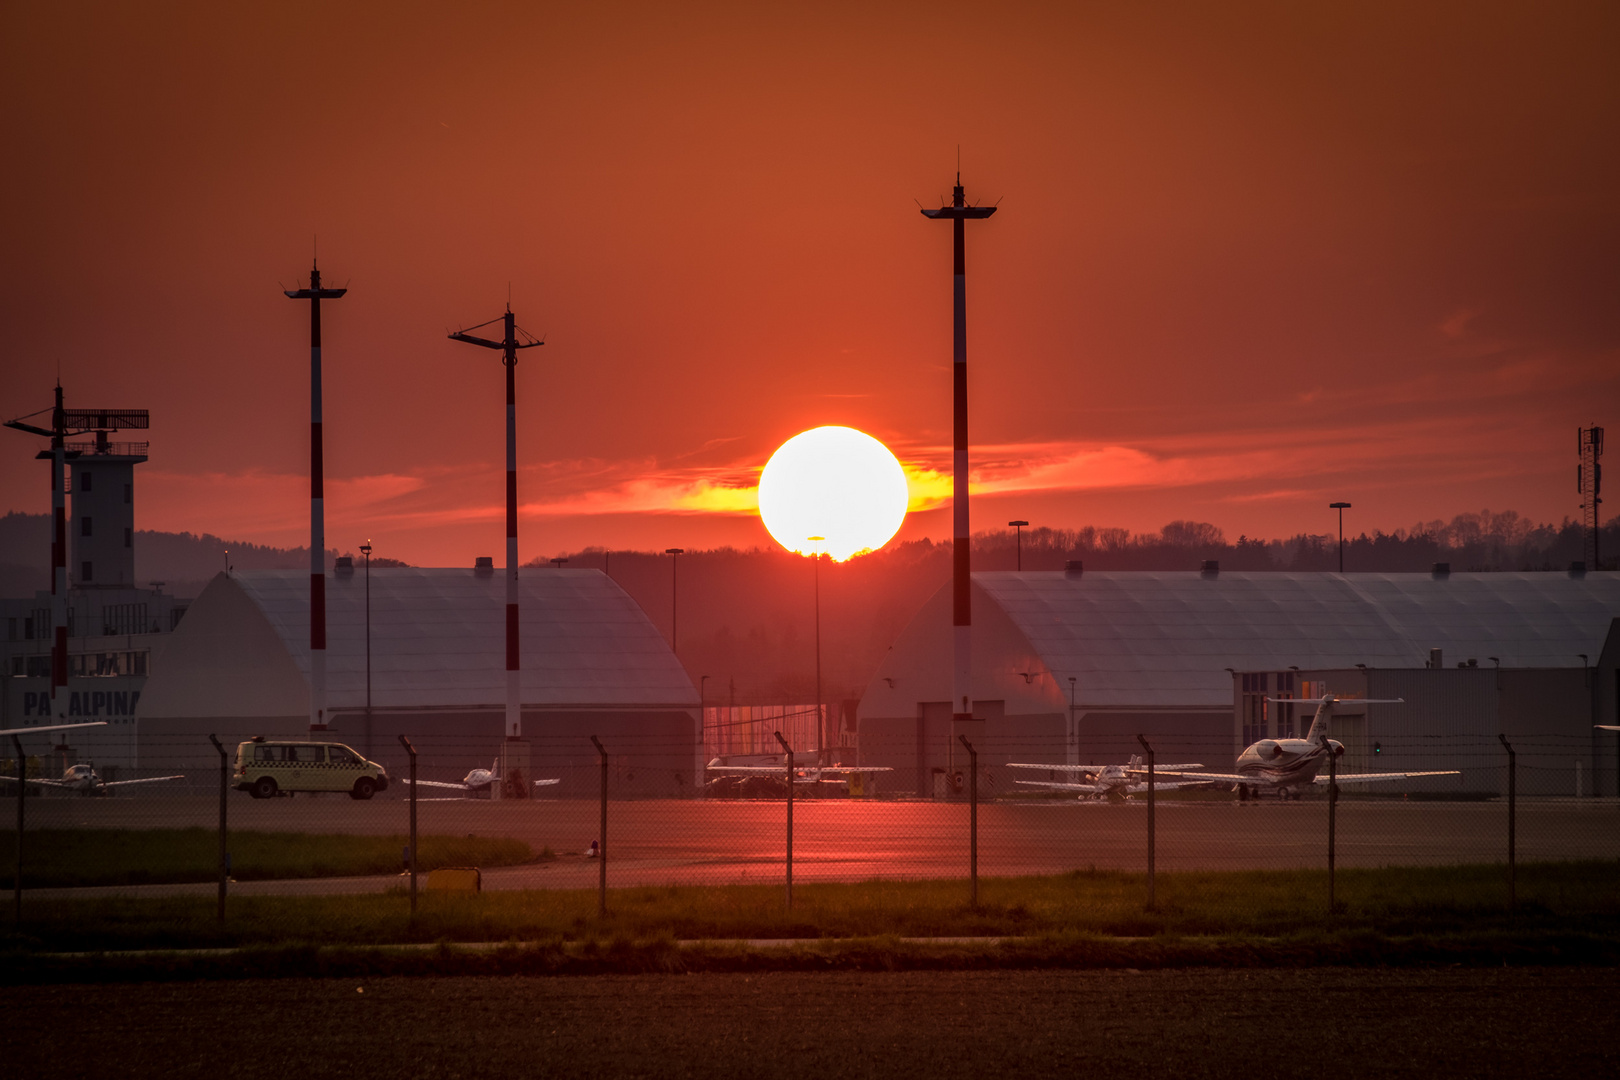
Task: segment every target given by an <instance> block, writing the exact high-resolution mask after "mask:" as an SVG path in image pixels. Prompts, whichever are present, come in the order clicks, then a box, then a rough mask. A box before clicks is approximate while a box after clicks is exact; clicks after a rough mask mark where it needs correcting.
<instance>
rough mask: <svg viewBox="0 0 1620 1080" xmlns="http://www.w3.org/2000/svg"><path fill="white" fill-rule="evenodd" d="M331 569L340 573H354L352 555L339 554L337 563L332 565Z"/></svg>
mask: <svg viewBox="0 0 1620 1080" xmlns="http://www.w3.org/2000/svg"><path fill="white" fill-rule="evenodd" d="M332 569H334V570H335V571H337V572H338V573H340V574H352V573H354V556H353V555H339V556H338V557H337V565H336V566H334V567H333V568H332Z"/></svg>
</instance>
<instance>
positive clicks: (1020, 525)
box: [1007, 521, 1029, 570]
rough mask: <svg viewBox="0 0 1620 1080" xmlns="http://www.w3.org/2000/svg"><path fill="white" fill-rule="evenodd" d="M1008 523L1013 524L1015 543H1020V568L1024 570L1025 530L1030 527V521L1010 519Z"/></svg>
mask: <svg viewBox="0 0 1620 1080" xmlns="http://www.w3.org/2000/svg"><path fill="white" fill-rule="evenodd" d="M1007 524H1008V525H1010V526H1012V528H1013V531H1014V543H1016V544H1017V545H1018V569H1019V570H1022V569H1023V568H1024V530H1025V529H1027V528H1029V522H1027V521H1009V522H1007Z"/></svg>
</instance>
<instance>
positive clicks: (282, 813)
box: [0, 796, 1620, 895]
mask: <svg viewBox="0 0 1620 1080" xmlns="http://www.w3.org/2000/svg"><path fill="white" fill-rule="evenodd" d="M1327 810H1328V808H1327V805H1326V803H1325V802H1323V801H1305V802H1299V803H1278V802H1266V803H1263V804H1260V805H1255V804H1247V805H1244V804H1239V803H1236V802H1226V803H1222V802H1209V801H1201V802H1177V801H1175V800H1170V799H1167V800H1163V801H1161V803H1160V804H1159V806H1158V808H1157V830H1156V831H1157V836H1158V867H1159V869H1161V870H1165V871H1175V870H1239V869H1311V868H1320V867H1323V866H1325V865H1326V857H1327ZM27 812H28V824H29V827H30V828H51V827H55V828H74V827H78V828H110V827H120V828H158V827H163V828H173V827H182V826H203V827H209V826H211V825H212V824H214V823H215V822H216V821H217V816H216V815H217V803H216V802H214V801H213V800H210V799H206V798H197V797H184V796H172V797H163V796H152V797H141V798H129V799H82V798H51V799H31V800H29V805H28V811H27ZM599 812H600V811H599V807H598V804H597V803H595V802H590V801H543V800H537V801H534V802H528V803H515V802H488V801H482V800H477V801H446V802H423V803H421V804H420V807H419V811H418V813H419V828H420V830H421V832H422V833H423V834H427V833H437V834H445V835H459V836H466V835H475V836H504V837H514V838H517V839H520V840H524V841H526V842H527V843H528V844H529V845H530V846H531V847H533V848H534V849H535V850H536V851H538V850H541V849H542V848H545V847H550V848H551V849H553V850H554V851H556V852H558V854H559V855H560V856H561V857H560V858H559V859H558V860H557V861H556V862H552V863H544V864H540V865H530V866H518V867H509V868H505V869H496V870H491V871H490V872H489V873H488V874H486V875H485V888H487V889H536V888H590V887H592V886H594V885H595V883H596V876H597V872H598V871H597V864H596V862H595V860H590V859H585V858H582V857H580V854H579V853H580V852H582V851H583V850H584V849H585V848H586V847H587V846H588V845H589V844H590V841H591V840H593V839H595V838H596V836H597V821H598V814H599ZM406 813H407V811H406V806H405V803H404V802H402V801H397V800H392V799H390V800H375V801H372V802H355V801H352V800H350V799H347V798H343V797H336V798H303V797H301V798H295V799H276V800H271V801H267V802H258V801H254V800H251V799H247V798H245V797H240V798H239V797H235V796H233V798H232V800H231V804H230V825H231V827H232V828H240V829H262V830H276V831H300V832H312V833H321V832H337V833H357V834H379V833H398V832H401V831H402V830H403V829H404V828H405V824H406ZM785 813H786V808H785V805H784V804H783V803H781V802H732V801H678V800H648V801H626V802H614V803H611V804H610V806H609V824H608V843H609V852H610V861H609V881H610V884H612V885H616V886H620V885H637V884H719V883H738V882H748V883H759V882H770V881H777V880H780V879H781V877H782V873H783V869H782V860H783V852H784V825H785ZM10 816H11V815H10V814H9V813H6V814H5V815H4V817H0V828H4V827H7V826H9V825H11V821H10V820H6V819H8V818H10ZM967 828H968V807H967V806H966V805H964V804H961V803H931V802H870V801H853V800H832V799H828V800H806V801H802V802H797V803H796V804H795V807H794V867H793V873H794V877H795V879H796V880H800V881H862V880H868V879H872V878H898V877H929V878H946V877H961V876H966V874H967V872H968V842H967ZM1146 848H1147V808H1146V807H1145V806H1144V805H1142V804H1140V803H1133V804H1126V805H1122V806H1118V805H1108V804H1098V803H1086V804H1081V803H1077V802H1054V803H1044V804H1043V803H1028V802H1008V803H991V804H986V805H982V806H981V807H980V808H979V872H980V873H981V874H984V875H986V876H991V875H994V876H1016V875H1029V874H1051V873H1058V872H1063V871H1067V870H1072V869H1084V868H1089V867H1094V868H1097V869H1119V870H1142V869H1144V868H1145V866H1146ZM1506 855H1507V808H1506V806H1505V805H1503V804H1501V803H1494V802H1457V803H1450V802H1402V801H1355V800H1346V801H1343V802H1341V803H1340V804H1339V808H1338V827H1337V859H1338V865H1339V866H1341V867H1379V866H1422V865H1450V864H1457V863H1488V862H1494V861H1505V860H1506ZM1518 857H1519V859H1520V860H1522V861H1525V862H1530V861H1560V860H1568V859H1604V858H1615V857H1620V803H1617V802H1616V801H1615V800H1594V799H1587V800H1576V799H1549V800H1534V801H1532V800H1524V801H1522V802H1521V804H1520V806H1519V809H1518ZM396 882H397V878H394V877H373V878H335V879H324V880H321V881H273V882H253V883H243V884H241V885H239V886H233V892H237V893H240V894H244V895H245V894H250V893H265V894H277V893H296V892H305V891H324V892H366V891H378V890H381V889H384V888H386V887H388V886H390V885H392V884H395V883H396ZM146 888H152V889H157V888H179V889H182V890H183V889H187V888H192V889H202V890H204V891H206V889H207V888H208V886H190V887H167V886H161V887H160V886H151V887H146Z"/></svg>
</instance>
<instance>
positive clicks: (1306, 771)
mask: <svg viewBox="0 0 1620 1080" xmlns="http://www.w3.org/2000/svg"><path fill="white" fill-rule="evenodd" d="M1330 751H1331V753H1332V754H1333V756H1334V757H1343V756H1344V744H1343V743H1341V742H1339V741H1338V740H1337V739H1322V740H1316V739H1261V740H1260V741H1259V742H1257V743H1255V744H1254V745H1253V746H1250V747H1248V748H1246V749H1245V750H1244V751H1243V753H1241V754H1239V755H1238V759H1237V774H1238V775H1239V776H1241V777H1244V778H1246V779H1247V778H1252V779H1254V780H1257V781H1259V782H1261V783H1264V784H1268V785H1270V786H1271V787H1276V788H1291V787H1308V786H1310V785H1312V784H1315V783H1316V776H1317V774H1318V773H1320V772H1321V771H1322V770H1323V769H1325V768H1327V762H1328V753H1329V752H1330Z"/></svg>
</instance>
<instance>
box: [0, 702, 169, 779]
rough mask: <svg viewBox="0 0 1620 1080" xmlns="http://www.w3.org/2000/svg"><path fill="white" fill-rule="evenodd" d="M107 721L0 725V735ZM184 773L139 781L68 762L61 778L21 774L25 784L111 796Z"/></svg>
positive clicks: (101, 724) (8, 777)
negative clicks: (118, 790)
mask: <svg viewBox="0 0 1620 1080" xmlns="http://www.w3.org/2000/svg"><path fill="white" fill-rule="evenodd" d="M106 726H107V721H105V720H96V721H93V722H91V723H87V724H41V725H40V726H38V727H20V728H0V735H16V736H21V735H43V734H45V733H46V732H51V731H72V730H73V729H75V728H89V727H106ZM184 779H185V777H184V776H146V777H142V778H141V779H139V780H111V781H109V780H103V779H102V778H101V777H100V775H99V774H97V772H96V770H95V769H94V768H92V767H91V766H89V765H70V766H68V768H67V770H66V771H65V772H63V773H62V779H60V780H42V779H38V778H35V777H24V779H23V783H24V784H38V785H39V786H40V787H54V788H66V789H67V790H69V791H77V792H78V793H79V794H81V795H111V794H112V789H113V788H120V787H127V786H129V785H131V784H155V783H157V782H158V781H160V780H184ZM0 780H9V781H11V782H12V783H16V782H17V778H16V777H15V776H0Z"/></svg>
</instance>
